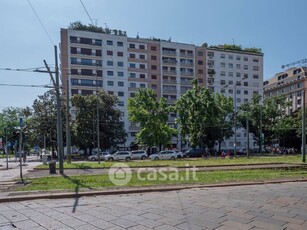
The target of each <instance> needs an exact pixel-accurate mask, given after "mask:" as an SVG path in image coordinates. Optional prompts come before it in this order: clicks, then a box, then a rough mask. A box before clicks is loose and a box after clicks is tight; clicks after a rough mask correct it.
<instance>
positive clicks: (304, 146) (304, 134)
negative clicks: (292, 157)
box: [302, 90, 306, 162]
mask: <svg viewBox="0 0 307 230" xmlns="http://www.w3.org/2000/svg"><path fill="white" fill-rule="evenodd" d="M302 97H303V98H302V103H303V106H302V109H303V111H302V162H305V161H306V156H305V151H306V133H305V125H306V123H305V90H303V92H302Z"/></svg>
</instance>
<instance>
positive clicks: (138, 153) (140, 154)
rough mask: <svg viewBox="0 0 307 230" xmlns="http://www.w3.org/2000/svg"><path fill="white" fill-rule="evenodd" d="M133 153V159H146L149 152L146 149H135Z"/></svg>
mask: <svg viewBox="0 0 307 230" xmlns="http://www.w3.org/2000/svg"><path fill="white" fill-rule="evenodd" d="M131 153H132V159H133V160H145V159H147V152H146V151H145V150H134V151H132V152H131Z"/></svg>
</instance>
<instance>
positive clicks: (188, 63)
mask: <svg viewBox="0 0 307 230" xmlns="http://www.w3.org/2000/svg"><path fill="white" fill-rule="evenodd" d="M180 65H181V66H186V67H193V66H194V63H193V62H180Z"/></svg>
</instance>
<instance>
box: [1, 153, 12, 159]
mask: <svg viewBox="0 0 307 230" xmlns="http://www.w3.org/2000/svg"><path fill="white" fill-rule="evenodd" d="M11 157H14V155H13V154H9V158H11ZM1 158H6V155H5V154H0V159H1Z"/></svg>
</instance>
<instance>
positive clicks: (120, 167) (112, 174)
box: [108, 163, 132, 186]
mask: <svg viewBox="0 0 307 230" xmlns="http://www.w3.org/2000/svg"><path fill="white" fill-rule="evenodd" d="M108 174H109V179H110V181H111V182H112V183H113V184H114V185H116V186H123V185H126V184H128V183H129V181H130V180H131V177H132V174H131V169H130V168H129V166H128V165H126V164H124V163H116V164H114V165H113V166H112V167H111V168H110V169H109V173H108Z"/></svg>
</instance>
